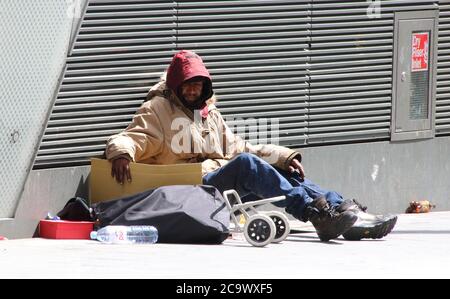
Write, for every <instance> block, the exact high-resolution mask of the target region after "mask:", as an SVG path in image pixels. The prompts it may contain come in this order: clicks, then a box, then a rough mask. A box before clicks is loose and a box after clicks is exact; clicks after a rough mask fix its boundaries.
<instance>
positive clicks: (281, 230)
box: [223, 190, 290, 247]
mask: <svg viewBox="0 0 450 299" xmlns="http://www.w3.org/2000/svg"><path fill="white" fill-rule="evenodd" d="M230 195H233V197H234V198H235V199H236V201H237V203H235V204H233V205H232V204H231V203H232V201H231V199H230V197H229V196H230ZM223 197H224V199H225V203H226V205H227V208H228V210H229V211H230V214H231V219H232V221H233V222H234V225H235V228H234V230H235V231H236V232H243V233H244V236H245V239H246V240H247V242H249V243H250V244H252V245H253V246H257V247H263V246H266V245H267V244H269V243H279V242H281V241H283V240H284V239H286V237H287V236H288V234H289V232H290V226H289V220H288V218H287V217H286V215H284V214H283V213H281V212H278V211H258V210H256V209H255V206H260V205H263V204H267V203H273V202H277V201H281V200H284V199H286V197H285V196H277V197H271V198H266V199H261V200H257V201H249V202H246V203H242V201H241V198H240V197H239V194H238V193H237V192H236V190H226V191H224V192H223ZM236 212H240V213H242V215H244V218H245V225H244V227H242V226H241V225H240V224H239V221H238V219H237V218H236V214H235V213H236ZM249 212H250V214H249Z"/></svg>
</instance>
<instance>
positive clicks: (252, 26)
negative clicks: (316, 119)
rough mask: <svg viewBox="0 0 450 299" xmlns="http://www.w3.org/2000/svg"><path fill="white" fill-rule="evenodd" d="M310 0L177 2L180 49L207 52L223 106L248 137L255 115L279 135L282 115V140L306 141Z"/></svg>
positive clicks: (268, 132) (265, 133) (231, 121)
mask: <svg viewBox="0 0 450 299" xmlns="http://www.w3.org/2000/svg"><path fill="white" fill-rule="evenodd" d="M309 2H310V1H304V0H303V1H302V0H301V1H292V0H291V1H282V0H276V1H275V0H270V1H234V0H233V1H178V43H177V45H178V48H180V49H192V50H195V51H196V52H197V53H199V54H200V55H201V56H202V57H203V59H204V61H205V63H206V64H207V66H208V68H209V70H210V71H211V74H212V76H213V82H214V83H213V84H214V88H215V91H216V94H217V95H218V99H219V102H218V104H217V105H218V107H219V108H220V110H221V112H222V114H223V115H224V116H225V117H226V118H227V119H228V123H229V124H230V127H232V129H233V127H234V126H238V125H242V124H247V125H249V126H248V128H247V134H244V135H245V136H243V137H247V139H248V140H251V141H253V142H257V140H255V138H254V137H255V136H249V134H248V133H249V132H253V130H254V129H256V127H253V128H252V125H251V123H252V121H251V120H252V119H253V123H254V125H255V124H256V123H258V124H262V123H261V121H264V120H261V119H266V120H265V121H266V122H267V125H268V126H267V130H265V129H261V127H259V129H260V130H261V131H260V132H258V133H260V134H262V136H268V137H273V135H271V130H270V129H271V125H274V124H276V121H275V122H273V121H272V118H278V122H279V128H280V135H279V138H280V144H285V145H287V144H292V143H301V144H303V143H304V141H305V138H306V135H305V133H306V112H307V110H306V104H307V87H308V85H307V82H306V79H307V77H306V67H307V60H308V57H307V51H306V49H307V48H308V41H309V40H308V26H309V24H308V23H309ZM254 125H253V126H254ZM235 132H238V131H235ZM241 135H242V134H241Z"/></svg>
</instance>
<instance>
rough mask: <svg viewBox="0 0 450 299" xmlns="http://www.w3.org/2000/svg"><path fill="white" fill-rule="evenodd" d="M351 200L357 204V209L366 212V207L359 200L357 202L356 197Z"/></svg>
mask: <svg viewBox="0 0 450 299" xmlns="http://www.w3.org/2000/svg"><path fill="white" fill-rule="evenodd" d="M352 201H353V202H354V203H355V205H357V206H358V208H359V209H361V211H363V212H366V211H367V207H366V206H363V205H362V204H361V203H360V202H358V201H357V200H356V199H352Z"/></svg>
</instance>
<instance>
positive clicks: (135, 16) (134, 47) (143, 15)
mask: <svg viewBox="0 0 450 299" xmlns="http://www.w3.org/2000/svg"><path fill="white" fill-rule="evenodd" d="M175 22H176V15H175V4H174V2H173V1H143V0H133V1H113V0H109V1H108V0H91V1H90V2H89V5H88V8H87V12H86V14H85V16H84V19H83V21H82V24H81V28H80V32H79V34H78V36H77V39H76V42H75V46H74V50H73V52H72V55H71V56H70V57H69V58H68V61H67V71H66V73H65V77H64V81H63V83H62V86H61V88H60V91H59V94H58V98H57V100H56V103H55V106H54V108H53V112H52V115H51V118H50V120H49V123H48V127H47V129H46V131H45V135H44V138H43V140H42V143H41V147H40V149H39V153H38V156H37V159H36V162H35V168H44V167H54V166H66V165H71V166H72V165H80V164H86V163H88V161H89V158H90V157H93V156H99V155H101V154H102V153H103V150H104V147H105V140H106V139H107V138H108V136H110V135H112V134H114V133H116V132H119V131H121V130H122V129H123V128H125V127H126V126H127V124H128V123H129V122H130V120H131V119H132V116H133V115H134V113H135V111H136V109H137V108H138V107H139V106H140V105H141V103H142V102H143V100H144V99H145V96H146V94H147V91H148V89H149V88H150V86H151V85H152V84H153V83H155V82H157V81H158V80H159V76H160V75H161V73H162V72H163V71H164V70H165V69H166V67H167V64H168V63H169V62H170V59H171V57H172V55H173V53H175V52H174V51H175V48H176V45H175V42H176V37H175V33H176V24H175Z"/></svg>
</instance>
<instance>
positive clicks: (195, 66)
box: [166, 50, 213, 110]
mask: <svg viewBox="0 0 450 299" xmlns="http://www.w3.org/2000/svg"><path fill="white" fill-rule="evenodd" d="M195 77H200V78H201V79H203V91H202V95H201V97H200V100H199V101H198V102H197V103H194V104H190V103H188V102H187V101H186V100H185V99H184V98H183V96H182V95H181V92H180V89H181V85H182V84H183V83H184V82H186V81H188V80H190V79H193V78H195ZM166 84H167V87H169V88H170V89H171V90H172V91H173V92H174V93H175V94H176V95H177V96H178V98H179V99H180V101H181V102H182V103H183V105H184V106H185V107H186V108H189V109H190V110H195V109H204V108H205V105H206V101H207V100H208V99H209V98H211V97H212V95H213V89H212V82H211V75H210V74H209V72H208V70H207V69H206V66H205V64H204V63H203V60H202V58H201V57H200V56H198V55H197V54H195V53H194V52H192V51H188V50H182V51H180V52H178V53H177V54H175V55H174V57H173V59H172V62H171V63H170V66H169V68H168V69H167V80H166Z"/></svg>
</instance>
